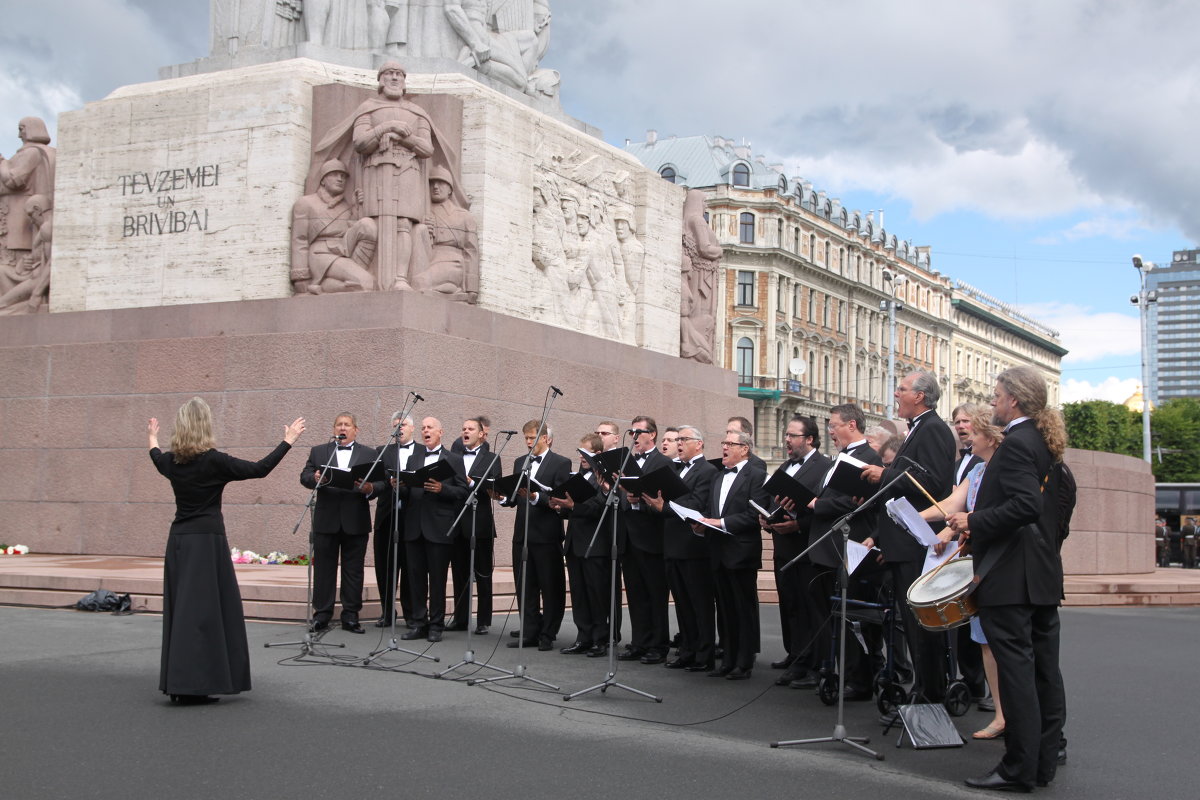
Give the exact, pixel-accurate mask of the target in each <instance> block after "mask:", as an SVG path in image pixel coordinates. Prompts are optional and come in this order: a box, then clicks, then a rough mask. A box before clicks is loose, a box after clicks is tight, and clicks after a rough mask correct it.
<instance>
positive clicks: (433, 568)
mask: <svg viewBox="0 0 1200 800" xmlns="http://www.w3.org/2000/svg"><path fill="white" fill-rule="evenodd" d="M405 547H406V548H407V550H408V569H409V586H410V587H411V589H412V595H411V596H412V617H411V620H410V623H409V624H410V625H411V626H412V627H414V628H427V629H429V630H431V631H441V630H444V629H445V627H446V573H447V571H448V570H449V569H450V554H451V549H452V548H451V546H450V543H449V542H445V543H442V542H431V541H429V540H428V539H425V538H420V539H410V540H409V541H407V542H405Z"/></svg>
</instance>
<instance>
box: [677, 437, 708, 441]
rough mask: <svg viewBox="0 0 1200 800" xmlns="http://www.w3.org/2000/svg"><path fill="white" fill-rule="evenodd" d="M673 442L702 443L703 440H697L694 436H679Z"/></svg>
mask: <svg viewBox="0 0 1200 800" xmlns="http://www.w3.org/2000/svg"><path fill="white" fill-rule="evenodd" d="M675 441H677V442H700V441H703V439H697V438H696V437H695V436H680V437H679V438H678V439H676V440H675Z"/></svg>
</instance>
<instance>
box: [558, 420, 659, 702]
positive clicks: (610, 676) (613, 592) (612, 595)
mask: <svg viewBox="0 0 1200 800" xmlns="http://www.w3.org/2000/svg"><path fill="white" fill-rule="evenodd" d="M632 443H633V442H632V440H630V444H632ZM631 455H633V448H632V447H629V448H627V449H626V451H625V458H623V459H622V460H621V468H620V469H619V470H617V472H618V474H624V473H625V465H626V464H627V463H629V457H630V456H631ZM597 477H599V476H597ZM620 489H621V483H620V481H619V480H617V479H616V478H615V477H614V478H613V482H612V487H611V488H610V489H609V490H608V495H607V496H606V497H605V498H604V510H603V511H602V512H600V519H599V520H597V521H596V529H595V530H594V531H592V540H591V541H590V542H589V543H588V549H587V550H585V551H584V557H585V558H586V557H587V555H588V554H590V553H591V552H592V547H594V546H595V544H596V537H597V536H599V535H600V529H601V528H602V527H604V517H605V516H606V515H607V514H608V513H609V512H610V511H611V512H612V545H611V550H610V551H609V562H610V564H611V566H610V577H609V580H610V583H609V590H608V594H609V599H608V672H607V673H606V674H605V676H604V680H602V681H600V683H597V684H596V685H595V686H589V687H587V688H586V689H580V690H579V691H578V692H574V693H572V694H564V695H563V700H574V699H575V698H576V697H580V696H582V695H585V694H587V693H588V692H594V691H596V690H597V689H599V690H600V694H605V693H606V692H608V687H610V686H615V687H617V688H618V689H624V690H625V691H627V692H631V693H632V694H639V695H641V696H642V697H645V698H647V699H650V700H653V701H654V702H656V703H661V702H662V698H661V697H658V696H656V695H652V694H650V693H649V692H643V691H642V690H641V689H635V688H633V687H632V686H626V685H625V684H623V683H619V682H618V681H617V633H618V632H617V626H616V625H614V624H613V621H614V620H615V619H616V616H617V613H616V612H617V602H618V601H617V555H618V554H617V541H618V540H617V507H618V504H619V503H620V500H621V492H620Z"/></svg>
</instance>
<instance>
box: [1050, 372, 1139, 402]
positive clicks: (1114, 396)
mask: <svg viewBox="0 0 1200 800" xmlns="http://www.w3.org/2000/svg"><path fill="white" fill-rule="evenodd" d="M1141 386H1142V384H1141V382H1140V381H1138V380H1137V379H1135V378H1117V377H1115V376H1110V377H1108V378H1105V379H1104V380H1102V381H1100V382H1099V383H1091V382H1089V381H1081V380H1076V379H1075V378H1069V379H1067V380H1065V381H1063V382H1062V389H1061V390H1060V392H1059V397H1060V399H1061V401H1062V402H1063V403H1078V402H1080V401H1081V400H1107V401H1109V402H1110V403H1124V402H1125V401H1126V400H1128V399H1129V398H1130V396H1131V395H1133V393H1134V392H1136V391H1137V390H1138V389H1140V388H1141Z"/></svg>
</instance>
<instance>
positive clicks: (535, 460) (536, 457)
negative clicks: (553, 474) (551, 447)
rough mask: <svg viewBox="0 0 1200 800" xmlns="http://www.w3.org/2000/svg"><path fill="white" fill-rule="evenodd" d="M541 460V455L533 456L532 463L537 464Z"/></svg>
mask: <svg viewBox="0 0 1200 800" xmlns="http://www.w3.org/2000/svg"><path fill="white" fill-rule="evenodd" d="M541 460H542V457H541V456H534V457H533V463H535V464H539V463H541Z"/></svg>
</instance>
